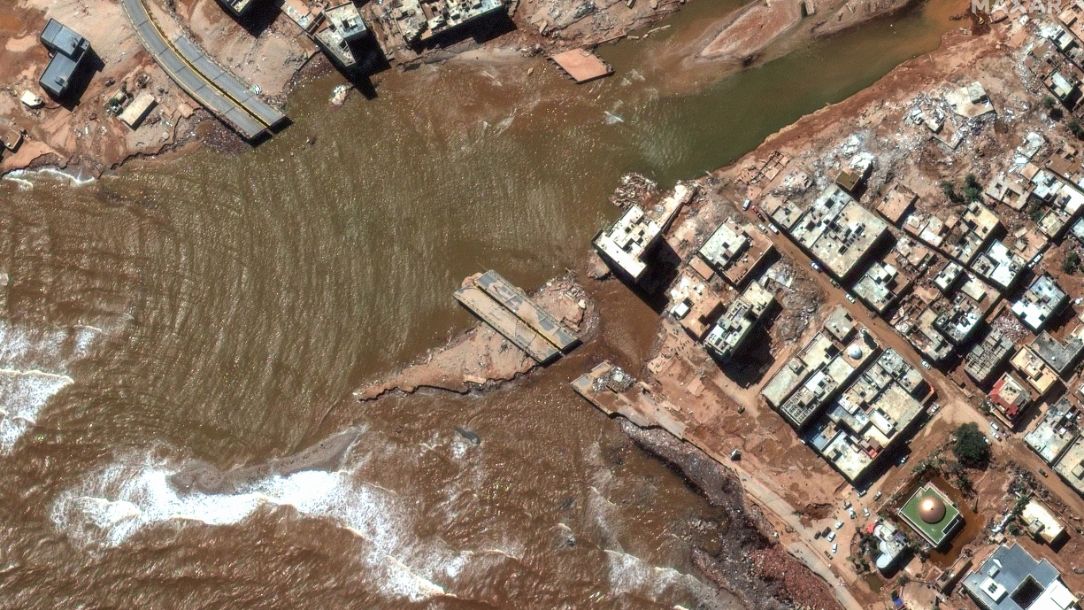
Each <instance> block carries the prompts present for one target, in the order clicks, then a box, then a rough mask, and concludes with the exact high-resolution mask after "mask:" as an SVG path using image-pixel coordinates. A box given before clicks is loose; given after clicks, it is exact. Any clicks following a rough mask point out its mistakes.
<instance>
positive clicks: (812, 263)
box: [809, 261, 821, 271]
mask: <svg viewBox="0 0 1084 610" xmlns="http://www.w3.org/2000/svg"><path fill="white" fill-rule="evenodd" d="M809 266H810V268H812V269H813V270H814V271H820V270H821V266H820V265H818V264H817V261H809Z"/></svg>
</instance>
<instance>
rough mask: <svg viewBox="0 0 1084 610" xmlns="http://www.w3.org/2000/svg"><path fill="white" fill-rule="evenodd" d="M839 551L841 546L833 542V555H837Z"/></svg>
mask: <svg viewBox="0 0 1084 610" xmlns="http://www.w3.org/2000/svg"><path fill="white" fill-rule="evenodd" d="M838 550H839V545H838V544H836V543H834V542H833V543H832V554H833V555H835V554H836V551H838Z"/></svg>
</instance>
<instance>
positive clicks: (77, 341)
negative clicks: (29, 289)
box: [0, 320, 101, 454]
mask: <svg viewBox="0 0 1084 610" xmlns="http://www.w3.org/2000/svg"><path fill="white" fill-rule="evenodd" d="M100 334H101V331H100V330H99V329H97V328H93V327H89V326H78V327H75V328H73V329H71V330H66V331H65V330H49V331H41V330H36V329H30V328H23V327H20V326H17V325H14V324H11V323H10V322H8V321H6V320H0V454H6V453H10V452H11V450H12V449H13V448H14V447H15V444H16V443H17V442H18V441H19V439H20V438H22V436H23V435H24V434H26V433H27V431H29V430H30V429H31V428H32V427H33V425H34V424H35V423H36V422H37V419H38V416H39V415H40V414H41V411H42V410H43V409H44V408H45V406H46V404H48V403H49V400H50V399H52V397H53V396H55V395H56V394H57V393H58V392H60V391H61V390H62V389H64V388H65V387H67V386H68V385H69V384H71V383H72V382H73V381H74V380H73V379H72V378H71V377H70V376H69V375H68V374H67V368H68V366H69V365H71V364H72V363H73V362H75V361H77V360H79V359H80V358H83V357H85V356H86V355H87V353H88V352H89V351H90V348H91V346H92V344H93V343H94V341H95V339H96V338H97V337H98V336H99V335H100Z"/></svg>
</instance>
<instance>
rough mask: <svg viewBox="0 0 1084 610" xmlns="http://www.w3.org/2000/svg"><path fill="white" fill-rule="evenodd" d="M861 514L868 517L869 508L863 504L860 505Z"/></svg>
mask: <svg viewBox="0 0 1084 610" xmlns="http://www.w3.org/2000/svg"><path fill="white" fill-rule="evenodd" d="M862 516H863V517H865V518H867V519H869V509H868V508H866V507H865V506H863V507H862Z"/></svg>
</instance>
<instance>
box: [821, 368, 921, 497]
mask: <svg viewBox="0 0 1084 610" xmlns="http://www.w3.org/2000/svg"><path fill="white" fill-rule="evenodd" d="M926 390H927V386H926V383H925V380H924V379H923V378H922V375H921V374H920V373H919V372H918V371H917V370H915V369H914V367H912V366H911V365H909V364H907V362H906V361H905V360H904V359H903V358H902V357H901V356H900V355H899V354H898V353H897V352H896V351H895V350H891V349H889V350H885V351H884V352H882V353H881V354H880V356H879V357H877V358H876V360H874V361H873V362H872V364H870V365H869V367H868V368H866V369H865V370H863V371H862V372H861V374H860V375H858V376H857V377H855V378H854V379H853V381H851V382H850V383H849V385H848V386H847V387H846V388H845V389H844V390H843V391H842V392H841V393H839V395H838V397H837V398H835V399H834V400H833V401H832V402H831V404H830V405H829V406H828V409H827V410H826V411H825V413H824V415H823V416H822V417H821V418H820V419H819V420H818V421H816V422H815V423H814V424H813V426H812V427H811V431H810V433H809V434H808V435H807V442H808V443H809V444H810V446H812V447H813V448H814V449H815V450H816V451H818V452H819V453H820V454H821V455H822V456H823V457H824V458H825V459H826V460H827V461H828V462H829V463H830V464H832V466H833V467H835V468H836V470H838V471H839V472H840V473H841V474H842V475H843V476H844V477H846V478H847V480H849V481H851V482H852V483H855V482H858V481H860V480H861V479H862V478H863V477H864V476H865V475H866V474H867V473H868V472H869V471H870V469H871V468H872V467H873V466H874V465H875V464H876V463H877V462H878V461H879V460H880V459H881V458H882V457H883V456H884V455H886V454H887V453H889V452H890V450H891V449H892V448H893V447H895V446H896V445H898V444H899V443H901V442H903V439H904V438H905V437H906V436H907V435H908V434H910V432H911V431H912V430H913V428H914V426H915V425H916V424H917V423H918V422H919V416H920V415H921V414H922V412H923V407H922V404H921V403H920V402H919V400H918V399H917V398H916V395H922V394H925V392H926Z"/></svg>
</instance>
